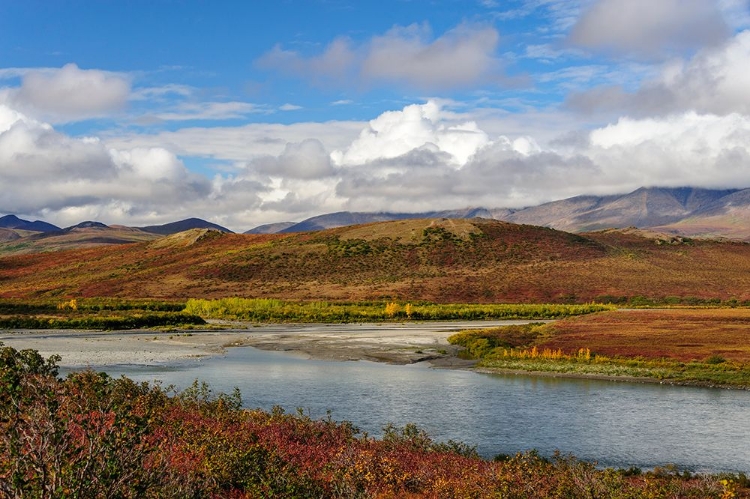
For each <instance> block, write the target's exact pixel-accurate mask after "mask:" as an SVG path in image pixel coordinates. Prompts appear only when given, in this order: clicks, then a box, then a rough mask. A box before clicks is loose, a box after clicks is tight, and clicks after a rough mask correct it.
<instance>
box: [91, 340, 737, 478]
mask: <svg viewBox="0 0 750 499" xmlns="http://www.w3.org/2000/svg"><path fill="white" fill-rule="evenodd" d="M104 370H105V371H107V372H108V373H109V374H111V375H114V376H119V375H123V374H124V375H126V376H128V377H130V378H132V379H135V380H138V381H153V380H160V381H161V382H162V383H164V384H165V385H169V384H173V385H175V386H176V387H178V388H184V387H186V386H189V385H190V384H191V383H192V382H193V381H194V380H196V379H198V380H200V381H202V382H203V381H204V382H207V383H208V384H209V385H210V387H211V388H212V389H213V390H215V391H216V392H226V393H230V392H231V391H232V390H233V389H234V388H235V387H238V388H239V389H240V390H241V393H242V396H243V403H244V405H245V406H247V407H250V408H263V409H270V408H272V407H273V406H275V405H279V406H281V407H283V408H284V409H285V410H286V411H287V412H294V411H296V410H297V408H301V409H302V410H304V411H305V412H306V413H308V414H310V415H311V416H312V417H316V418H317V417H325V415H326V413H327V411H330V412H331V416H332V417H333V418H334V419H335V420H339V421H341V420H348V421H351V422H352V423H354V424H355V425H356V426H357V427H359V428H360V429H362V430H363V431H366V432H368V433H369V434H370V435H373V436H377V435H379V434H380V433H381V430H382V428H383V426H385V425H386V424H388V423H393V424H395V425H397V426H403V425H405V424H407V423H416V424H417V425H418V426H419V427H421V428H422V429H424V430H426V431H427V432H428V433H429V434H430V435H431V436H432V437H433V438H434V439H435V440H438V441H446V440H448V439H453V440H458V441H461V442H464V443H467V444H470V445H476V447H477V450H478V451H479V453H480V454H482V455H483V456H485V457H492V456H494V455H497V454H500V453H504V454H513V453H516V452H519V451H526V450H530V449H536V450H538V451H539V452H540V453H541V454H542V455H545V456H550V455H552V454H553V453H554V452H555V451H556V450H559V451H561V452H563V453H564V454H568V453H569V454H573V455H575V456H576V457H578V458H580V459H585V460H588V461H596V462H597V463H598V464H599V465H600V466H612V467H622V468H627V467H630V466H638V467H641V468H653V467H655V466H664V465H668V464H673V465H675V466H677V467H678V468H679V469H681V470H689V471H705V472H717V471H732V472H745V473H747V472H750V392H747V391H736V390H721V389H709V388H694V387H676V386H663V385H658V384H639V383H624V382H612V381H596V380H576V379H569V378H547V377H534V376H525V375H488V374H479V373H475V372H471V371H459V370H445V369H434V368H431V367H429V366H428V365H426V364H415V365H409V366H396V365H388V364H379V363H372V362H364V361H358V362H351V361H350V362H334V361H320V360H310V359H306V358H302V357H300V356H295V355H292V354H287V353H282V352H267V351H261V350H257V349H254V348H250V347H242V348H231V349H229V350H228V351H227V353H226V355H224V356H218V357H213V358H208V359H204V360H202V361H200V362H197V361H195V362H189V363H188V362H183V363H179V364H174V365H169V366H158V367H153V366H151V367H147V366H116V367H112V366H110V367H107V368H105V369H104Z"/></svg>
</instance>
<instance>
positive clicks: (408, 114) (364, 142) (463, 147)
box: [332, 101, 489, 166]
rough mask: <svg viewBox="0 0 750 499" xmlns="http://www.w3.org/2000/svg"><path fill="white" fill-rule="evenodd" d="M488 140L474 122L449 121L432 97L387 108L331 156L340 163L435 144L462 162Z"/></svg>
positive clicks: (360, 162) (352, 162)
mask: <svg viewBox="0 0 750 499" xmlns="http://www.w3.org/2000/svg"><path fill="white" fill-rule="evenodd" d="M488 141H489V139H488V137H487V134H486V133H484V132H483V131H482V130H480V129H479V128H478V126H477V124H476V123H474V122H471V121H469V122H458V123H451V122H449V121H447V120H446V119H445V113H444V112H443V111H442V109H441V107H440V105H439V104H438V103H437V102H435V101H429V102H427V103H426V104H421V105H420V104H414V105H410V106H406V107H405V108H404V109H403V110H401V111H388V112H385V113H383V114H381V115H380V116H378V117H377V118H376V119H374V120H372V121H370V123H369V124H368V126H367V127H366V128H365V129H363V130H362V132H361V133H360V134H359V137H357V139H356V140H355V141H354V142H352V144H351V145H350V146H349V147H348V148H346V149H345V150H340V151H335V152H334V153H333V154H332V156H333V158H334V161H335V162H336V163H337V164H340V165H356V164H362V163H367V162H369V161H373V160H375V159H384V158H385V159H387V158H395V157H397V156H401V155H403V154H406V153H408V152H409V151H412V150H414V149H418V148H423V147H430V146H434V147H436V148H437V150H439V151H442V152H445V153H447V154H448V155H449V157H450V158H451V162H452V163H454V164H455V165H457V166H458V165H462V164H464V163H465V162H466V160H467V159H468V158H469V156H471V155H472V154H474V152H476V150H477V149H478V148H480V147H481V146H483V145H484V144H486V143H487V142H488Z"/></svg>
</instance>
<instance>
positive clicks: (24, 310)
mask: <svg viewBox="0 0 750 499" xmlns="http://www.w3.org/2000/svg"><path fill="white" fill-rule="evenodd" d="M184 308H185V305H184V303H179V302H165V301H154V300H118V299H111V298H98V299H93V298H88V299H75V298H73V299H70V300H63V301H54V300H49V299H47V300H38V299H37V300H26V301H24V300H0V328H3V329H105V330H111V329H139V328H150V327H191V326H195V325H203V324H205V323H206V322H205V321H204V320H203V319H202V318H201V317H198V316H197V315H191V314H187V313H184V312H183V309H184Z"/></svg>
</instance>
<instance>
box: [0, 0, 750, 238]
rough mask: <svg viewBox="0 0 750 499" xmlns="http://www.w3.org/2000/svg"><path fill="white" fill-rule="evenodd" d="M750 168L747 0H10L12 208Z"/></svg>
mask: <svg viewBox="0 0 750 499" xmlns="http://www.w3.org/2000/svg"><path fill="white" fill-rule="evenodd" d="M644 186H645V187H682V186H691V187H705V188H745V187H750V0H508V1H500V0H425V1H418V0H379V1H377V2H375V1H370V0H356V1H355V0H306V1H302V0H275V1H272V0H254V1H227V0H213V1H208V0H206V1H201V0H122V1H106V0H96V1H94V0H54V1H50V0H0V215H2V214H16V215H18V216H21V217H22V218H26V219H31V220H36V219H42V220H46V221H48V222H51V223H55V224H57V225H59V226H63V227H64V226H69V225H73V224H76V223H79V222H81V221H84V220H96V221H100V222H103V223H106V224H124V225H129V226H143V225H155V224H163V223H168V222H173V221H176V220H181V219H184V218H189V217H198V218H203V219H206V220H209V221H212V222H214V223H218V224H220V225H223V226H225V227H228V228H230V229H231V230H234V231H237V232H242V231H245V230H248V229H251V228H253V227H256V226H258V225H261V224H266V223H275V222H284V221H291V222H293V221H301V220H303V219H306V218H308V217H311V216H315V215H320V214H324V213H331V212H336V211H366V212H377V211H398V212H425V211H431V210H445V209H461V208H468V207H480V206H481V207H485V208H501V207H503V208H521V207H525V206H533V205H537V204H539V203H543V202H548V201H554V200H559V199H564V198H568V197H572V196H577V195H584V194H591V195H608V194H621V193H626V192H630V191H632V190H635V189H637V188H639V187H644Z"/></svg>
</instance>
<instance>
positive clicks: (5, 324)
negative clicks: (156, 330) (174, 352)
mask: <svg viewBox="0 0 750 499" xmlns="http://www.w3.org/2000/svg"><path fill="white" fill-rule="evenodd" d="M203 324H206V321H204V320H203V319H202V318H201V317H198V316H197V315H191V314H185V313H150V314H128V315H119V316H100V315H82V316H68V317H54V316H53V317H49V316H46V317H39V316H30V317H29V316H12V317H0V329H103V330H114V329H141V328H151V327H169V326H171V327H184V326H195V325H203Z"/></svg>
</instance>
